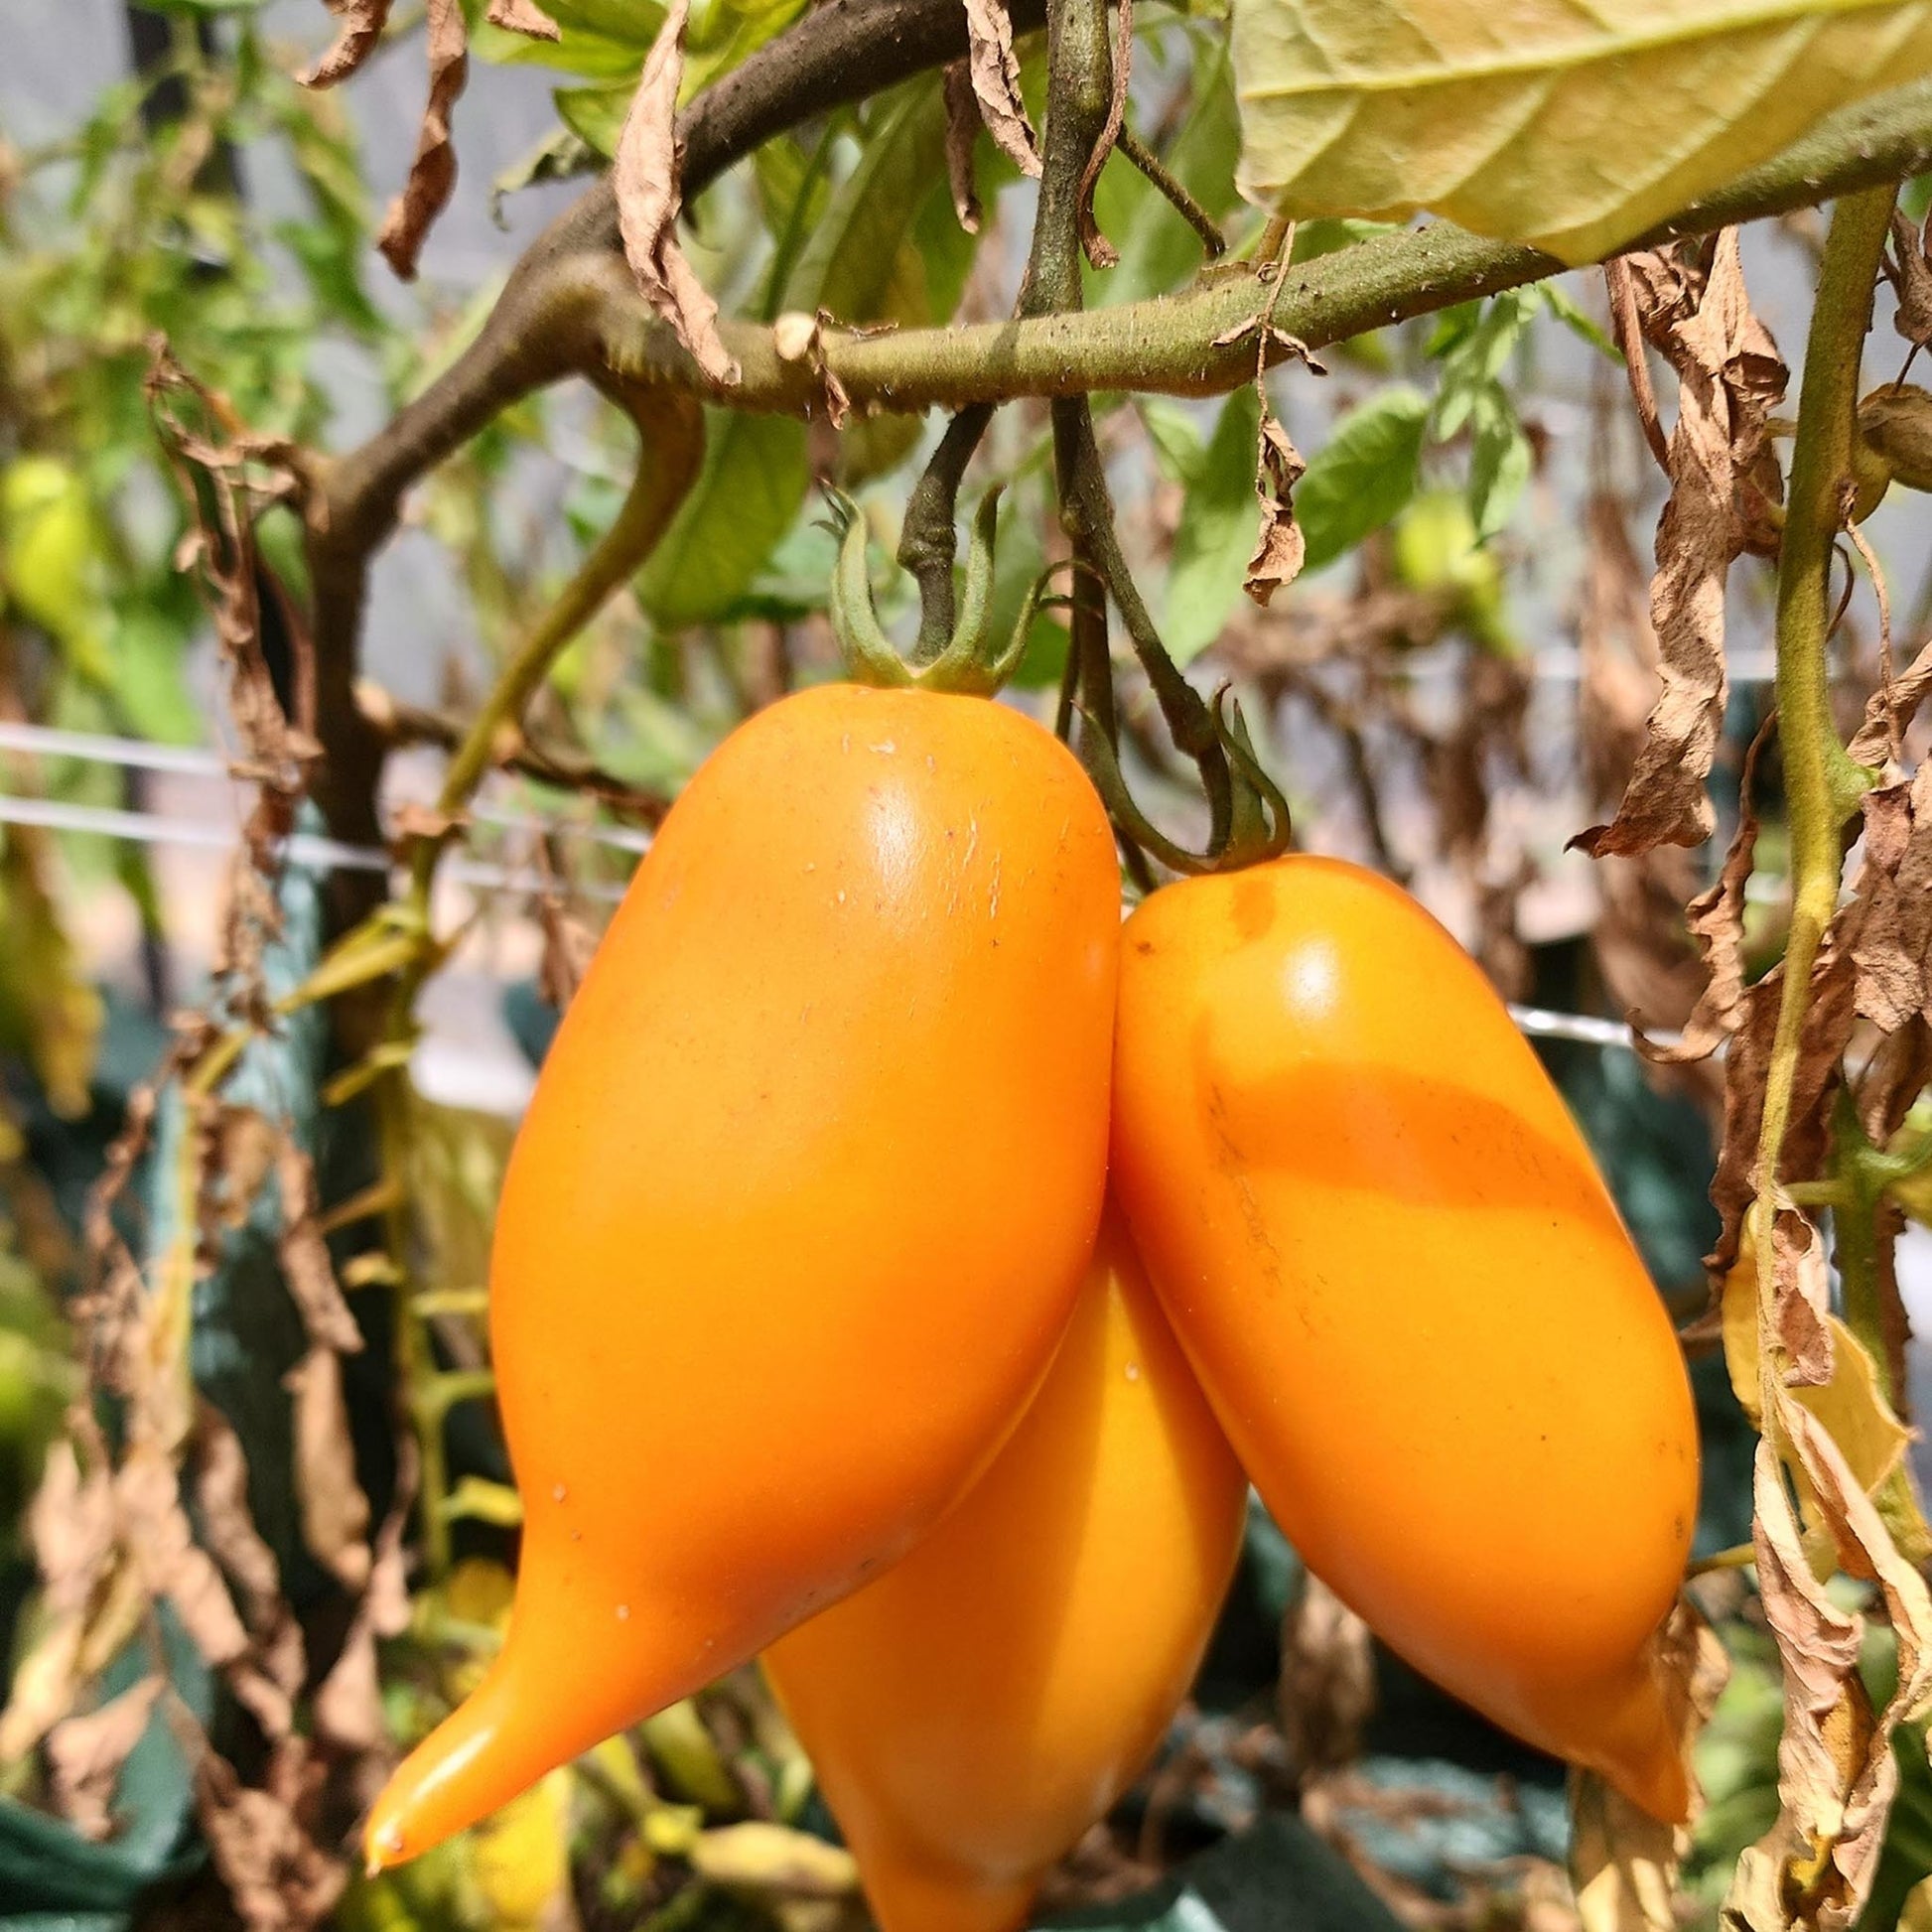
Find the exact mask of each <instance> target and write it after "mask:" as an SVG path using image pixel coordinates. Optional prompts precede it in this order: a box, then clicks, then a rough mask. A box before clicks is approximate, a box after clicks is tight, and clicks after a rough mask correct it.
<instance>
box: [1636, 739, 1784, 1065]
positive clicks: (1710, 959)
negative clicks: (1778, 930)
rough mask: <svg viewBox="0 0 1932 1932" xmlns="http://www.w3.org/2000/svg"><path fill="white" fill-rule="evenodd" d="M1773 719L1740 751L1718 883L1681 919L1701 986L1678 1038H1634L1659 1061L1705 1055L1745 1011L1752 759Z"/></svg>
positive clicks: (1753, 846) (1753, 839) (1753, 816)
mask: <svg viewBox="0 0 1932 1932" xmlns="http://www.w3.org/2000/svg"><path fill="white" fill-rule="evenodd" d="M1775 723H1776V713H1772V714H1771V715H1770V716H1769V717H1767V718H1766V719H1765V721H1764V723H1763V724H1762V725H1760V726H1759V727H1758V731H1757V736H1756V737H1755V738H1753V739H1752V740H1751V748H1750V750H1749V751H1748V752H1747V753H1746V754H1745V755H1744V770H1743V775H1742V777H1741V778H1740V779H1739V781H1738V786H1737V829H1736V830H1735V831H1734V832H1733V833H1732V834H1731V835H1730V845H1729V847H1728V849H1727V850H1726V851H1725V862H1724V867H1723V869H1722V870H1721V871H1720V872H1719V874H1718V882H1717V884H1716V885H1715V886H1713V887H1712V888H1711V889H1710V890H1709V891H1708V892H1704V893H1700V894H1699V895H1698V896H1697V897H1695V898H1694V899H1692V900H1691V902H1690V904H1689V905H1688V906H1686V907H1685V923H1686V924H1687V925H1688V926H1689V927H1690V930H1691V937H1692V938H1693V939H1695V940H1696V941H1697V945H1698V950H1699V952H1700V953H1701V954H1702V955H1703V959H1704V969H1705V982H1704V990H1703V992H1701V993H1700V994H1699V995H1698V1001H1697V1005H1696V1006H1695V1007H1693V1008H1692V1009H1691V1013H1690V1017H1689V1018H1688V1019H1687V1020H1686V1021H1685V1023H1684V1032H1683V1037H1682V1039H1681V1041H1680V1042H1679V1044H1677V1045H1676V1046H1672V1047H1661V1046H1653V1045H1651V1044H1650V1042H1649V1041H1648V1040H1646V1039H1644V1038H1642V1037H1641V1035H1640V1036H1639V1037H1638V1040H1637V1046H1638V1050H1639V1051H1640V1052H1642V1054H1643V1055H1644V1057H1645V1058H1646V1059H1650V1060H1656V1061H1660V1062H1670V1061H1683V1060H1701V1059H1708V1058H1709V1057H1710V1055H1711V1054H1713V1053H1714V1052H1716V1051H1717V1049H1718V1046H1719V1045H1720V1043H1721V1042H1722V1041H1723V1040H1725V1038H1726V1037H1728V1036H1729V1035H1731V1034H1732V1033H1734V1032H1735V1031H1736V1030H1737V1027H1738V1025H1739V1023H1740V1021H1741V1018H1742V1015H1743V1010H1744V889H1745V888H1746V887H1747V886H1748V885H1749V884H1750V879H1751V867H1752V865H1753V863H1754V861H1755V859H1756V856H1757V833H1758V824H1757V811H1756V808H1755V805H1754V803H1753V801H1754V799H1755V797H1756V779H1757V760H1758V759H1759V757H1760V756H1761V755H1762V753H1763V750H1764V747H1765V745H1766V743H1767V742H1768V741H1769V739H1770V736H1771V732H1772V730H1773V728H1774V726H1775Z"/></svg>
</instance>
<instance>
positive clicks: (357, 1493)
mask: <svg viewBox="0 0 1932 1932" xmlns="http://www.w3.org/2000/svg"><path fill="white" fill-rule="evenodd" d="M282 1379H283V1385H284V1387H286V1388H287V1390H288V1391H289V1394H290V1395H291V1396H292V1397H293V1398H294V1405H295V1495H296V1502H297V1505H298V1506H299V1508H300V1510H301V1513H302V1540H303V1542H304V1543H306V1544H307V1545H308V1546H309V1550H310V1553H311V1554H312V1555H313V1556H314V1557H315V1559H316V1561H317V1562H318V1563H320V1564H322V1565H323V1566H324V1567H325V1568H326V1569H328V1570H330V1571H332V1572H333V1573H334V1574H335V1575H336V1576H337V1577H339V1578H340V1579H341V1580H342V1582H343V1584H344V1585H345V1587H347V1588H349V1589H352V1590H359V1589H360V1588H361V1587H362V1586H363V1585H364V1584H365V1583H367V1582H368V1577H369V1546H368V1534H369V1499H368V1497H366V1496H365V1495H364V1494H363V1493H362V1485H361V1484H360V1483H359V1482H358V1481H357V1480H356V1479H355V1449H354V1445H353V1444H352V1443H351V1442H350V1440H349V1434H348V1409H347V1406H346V1404H345V1402H344V1401H343V1363H342V1357H341V1356H340V1355H338V1354H337V1353H336V1351H335V1350H334V1349H333V1348H330V1347H327V1346H319V1347H315V1348H311V1349H310V1350H309V1352H308V1354H306V1355H305V1356H304V1357H303V1358H302V1360H301V1361H299V1362H298V1363H297V1364H296V1365H295V1367H294V1368H292V1369H290V1370H289V1372H288V1374H287V1375H286V1376H284V1377H283V1378H282Z"/></svg>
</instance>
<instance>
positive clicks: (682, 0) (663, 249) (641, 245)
mask: <svg viewBox="0 0 1932 1932" xmlns="http://www.w3.org/2000/svg"><path fill="white" fill-rule="evenodd" d="M690 11H691V8H690V0H671V4H670V6H669V7H668V8H667V9H666V10H665V14H664V24H663V26H661V27H660V28H659V29H658V30H657V38H656V40H654V41H653V42H652V43H651V49H650V53H649V55H648V56H647V57H646V58H645V61H644V70H643V73H642V75H641V77H640V78H639V79H638V82H637V91H636V93H635V95H633V96H632V98H631V102H630V111H629V112H628V113H627V114H626V115H625V116H624V121H623V129H622V132H621V133H620V134H619V136H618V153H617V159H616V161H615V162H614V164H613V166H612V170H611V182H612V186H613V188H614V189H615V190H616V191H617V197H618V225H619V227H620V228H621V231H622V234H623V252H624V258H625V260H627V261H628V262H629V264H630V272H631V274H632V275H634V276H635V277H636V278H637V287H638V288H639V290H640V291H641V292H642V294H643V297H644V300H645V301H646V302H648V303H649V304H650V306H651V307H652V309H654V310H655V311H656V312H657V314H659V315H660V316H662V317H663V318H664V320H665V321H666V322H668V323H669V324H670V325H671V327H672V328H673V329H674V330H676V331H677V339H678V341H679V342H681V343H682V344H683V345H684V346H685V347H686V348H688V349H689V350H690V351H691V353H692V355H693V356H694V357H695V358H696V360H697V363H698V366H699V367H700V368H701V369H702V370H703V371H704V372H705V374H706V375H708V376H709V377H710V378H711V380H712V381H713V382H717V383H731V382H736V381H737V380H738V364H737V363H736V362H735V361H733V360H732V357H731V354H730V352H729V351H728V350H727V349H726V347H725V344H724V339H723V338H722V337H721V336H720V335H719V333H718V305H717V303H716V302H714V301H713V300H712V298H711V295H710V292H709V291H708V290H707V289H706V288H705V285H704V284H703V283H702V282H701V281H700V280H699V279H698V273H697V270H696V269H694V268H693V267H692V266H691V264H690V262H689V261H687V260H686V259H685V255H684V250H683V249H682V248H681V247H680V246H679V245H678V238H677V220H678V213H679V210H680V208H681V207H682V206H683V197H682V193H681V190H680V187H679V180H680V176H681V173H682V169H683V154H682V151H681V149H680V146H679V142H678V138H677V95H678V87H679V85H680V84H681V82H682V80H683V78H684V26H685V22H686V20H687V18H688V17H689V15H690Z"/></svg>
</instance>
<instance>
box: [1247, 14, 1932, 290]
mask: <svg viewBox="0 0 1932 1932" xmlns="http://www.w3.org/2000/svg"><path fill="white" fill-rule="evenodd" d="M1234 64H1235V77H1236V82H1237V85H1238V89H1239V93H1240V98H1241V110H1242V139H1243V148H1242V157H1241V172H1240V185H1241V189H1242V192H1243V193H1244V194H1245V195H1247V196H1248V197H1249V198H1250V199H1251V200H1253V201H1257V202H1261V203H1264V204H1267V205H1269V206H1272V207H1277V208H1279V209H1280V210H1281V211H1282V212H1283V213H1285V214H1292V215H1297V216H1301V215H1334V214H1353V215H1369V216H1375V217H1381V218H1397V217H1403V216H1407V215H1410V214H1413V213H1414V212H1415V211H1416V210H1417V209H1418V208H1428V209H1430V210H1432V211H1433V212H1435V213H1437V214H1442V215H1446V216H1448V217H1449V219H1451V220H1454V221H1459V222H1460V223H1461V224H1462V225H1463V226H1464V227H1466V228H1471V229H1473V230H1475V232H1476V233H1478V234H1485V235H1494V236H1498V237H1501V238H1504V239H1508V240H1514V241H1528V242H1533V243H1535V244H1536V245H1537V246H1538V247H1541V248H1546V249H1548V250H1549V251H1550V252H1551V253H1552V254H1555V255H1558V256H1561V257H1562V258H1563V259H1564V260H1566V261H1570V262H1584V261H1591V260H1594V259H1595V258H1596V257H1598V256H1599V255H1603V254H1606V253H1608V252H1610V251H1611V250H1613V249H1614V248H1616V247H1617V246H1618V245H1619V244H1621V243H1622V242H1625V241H1627V240H1629V239H1630V238H1631V237H1633V236H1635V235H1638V234H1641V233H1642V232H1643V231H1644V230H1645V229H1647V228H1649V227H1650V226H1652V225H1653V224H1654V223H1656V222H1657V221H1660V220H1662V219H1663V218H1664V217H1665V216H1666V215H1668V214H1671V213H1673V212H1674V211H1675V210H1676V209H1678V208H1680V207H1684V206H1685V205H1686V204H1687V203H1690V202H1693V201H1696V200H1697V199H1698V198H1699V197H1700V196H1701V195H1704V194H1706V193H1708V192H1709V191H1711V190H1713V189H1715V188H1717V187H1718V186H1719V185H1720V184H1722V183H1723V182H1725V181H1726V180H1728V179H1729V178H1730V177H1731V176H1733V175H1735V174H1737V173H1739V172H1740V171H1742V170H1743V169H1745V168H1749V167H1751V166H1753V165H1754V164H1756V163H1757V162H1760V161H1763V160H1766V159H1768V158H1769V157H1770V156H1771V155H1773V154H1775V153H1776V152H1777V150H1778V149H1779V148H1781V147H1784V146H1786V145H1787V144H1788V143H1790V142H1791V141H1793V140H1795V139H1796V138H1797V137H1798V136H1799V135H1800V134H1802V133H1803V132H1804V131H1805V129H1806V128H1808V127H1809V126H1810V125H1811V123H1812V122H1813V121H1815V120H1817V119H1818V118H1819V117H1820V116H1821V115H1823V114H1825V113H1827V112H1829V111H1830V110H1831V109H1833V108H1835V107H1839V106H1842V105H1843V104H1845V103H1846V102H1847V101H1850V100H1854V99H1857V98H1858V97H1859V96H1860V95H1862V94H1865V93H1870V92H1872V91H1874V90H1875V89H1877V88H1879V87H1888V86H1896V85H1899V84H1902V83H1903V82H1905V81H1907V80H1912V79H1915V78H1917V77H1918V76H1919V75H1920V74H1922V73H1924V72H1926V71H1927V70H1928V69H1932V4H1928V3H1927V0H1908V4H1903V5H1901V4H1899V0H1595V4H1593V5H1583V4H1579V0H1513V4H1507V5H1504V4H1497V0H1235V6H1234Z"/></svg>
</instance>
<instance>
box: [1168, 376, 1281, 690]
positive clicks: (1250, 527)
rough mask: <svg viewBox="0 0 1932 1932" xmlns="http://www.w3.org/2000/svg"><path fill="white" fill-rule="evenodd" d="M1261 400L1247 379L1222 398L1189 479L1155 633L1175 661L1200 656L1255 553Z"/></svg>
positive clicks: (1238, 592)
mask: <svg viewBox="0 0 1932 1932" xmlns="http://www.w3.org/2000/svg"><path fill="white" fill-rule="evenodd" d="M1260 429H1261V406H1260V401H1259V398H1258V397H1257V396H1256V395H1255V391H1254V386H1253V384H1251V383H1243V384H1242V386H1241V387H1240V388H1239V389H1236V390H1235V391H1233V393H1232V394H1230V395H1229V397H1228V399H1227V401H1226V402H1224V403H1223V404H1222V405H1221V414H1220V417H1219V419H1218V420H1217V421H1216V423H1215V425H1214V434H1213V435H1212V436H1211V437H1210V438H1209V439H1208V443H1207V447H1206V449H1205V450H1204V451H1202V453H1201V457H1200V461H1199V463H1198V464H1197V465H1196V466H1195V469H1194V472H1193V474H1192V476H1191V477H1190V478H1189V480H1188V483H1187V493H1186V496H1185V497H1184V498H1183V499H1182V502H1181V506H1180V522H1179V525H1178V527H1177V528H1176V529H1175V531H1174V538H1173V566H1172V567H1171V568H1170V570H1169V572H1168V597H1167V607H1166V610H1165V612H1164V614H1163V621H1162V628H1161V635H1162V638H1163V640H1164V641H1165V642H1166V644H1167V646H1168V651H1169V654H1170V655H1171V656H1172V657H1173V660H1174V662H1175V663H1176V664H1185V663H1187V662H1189V661H1190V660H1191V659H1193V658H1195V657H1198V656H1199V655H1200V653H1201V652H1202V651H1204V650H1205V649H1206V648H1207V646H1208V645H1209V644H1211V643H1212V642H1213V641H1214V639H1215V638H1216V637H1218V636H1219V635H1220V634H1221V626H1222V625H1223V624H1224V623H1226V622H1227V618H1228V613H1229V612H1230V611H1231V610H1233V609H1234V602H1235V599H1236V598H1238V597H1239V596H1240V595H1241V579H1242V576H1243V574H1244V573H1245V571H1246V568H1247V563H1248V559H1249V558H1250V557H1251V556H1252V555H1253V554H1254V548H1255V533H1256V530H1257V528H1258V527H1259V515H1260V513H1259V511H1258V510H1257V508H1256V506H1255V442H1256V439H1257V437H1258V435H1259V434H1260Z"/></svg>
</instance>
